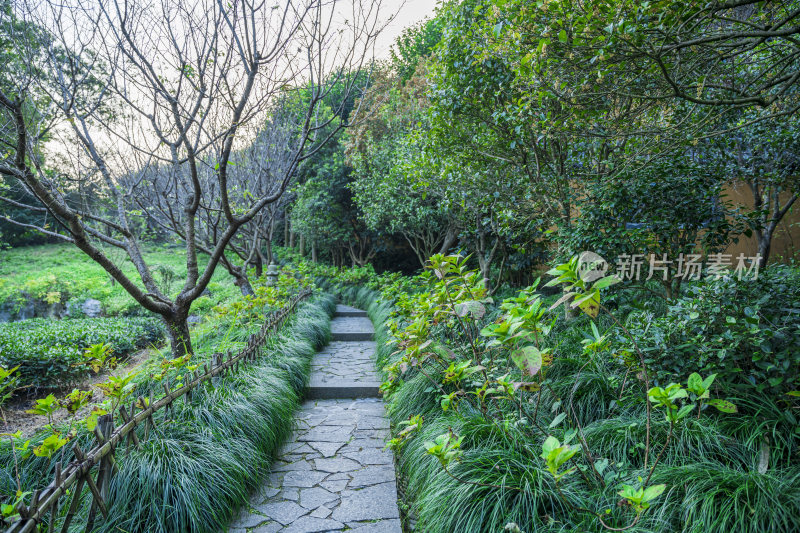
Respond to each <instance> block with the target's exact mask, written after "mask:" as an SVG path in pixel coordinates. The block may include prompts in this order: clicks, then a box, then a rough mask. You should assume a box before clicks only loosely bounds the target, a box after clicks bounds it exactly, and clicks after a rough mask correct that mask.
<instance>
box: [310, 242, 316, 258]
mask: <svg viewBox="0 0 800 533" xmlns="http://www.w3.org/2000/svg"><path fill="white" fill-rule="evenodd" d="M311 262H313V263H316V262H317V241H311Z"/></svg>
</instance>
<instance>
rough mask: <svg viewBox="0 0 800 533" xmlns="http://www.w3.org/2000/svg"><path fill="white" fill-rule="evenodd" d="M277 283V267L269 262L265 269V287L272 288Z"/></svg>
mask: <svg viewBox="0 0 800 533" xmlns="http://www.w3.org/2000/svg"><path fill="white" fill-rule="evenodd" d="M277 283H278V266H277V265H276V264H275V263H274V262H270V264H269V266H268V267H267V287H274V286H275V285H276V284H277Z"/></svg>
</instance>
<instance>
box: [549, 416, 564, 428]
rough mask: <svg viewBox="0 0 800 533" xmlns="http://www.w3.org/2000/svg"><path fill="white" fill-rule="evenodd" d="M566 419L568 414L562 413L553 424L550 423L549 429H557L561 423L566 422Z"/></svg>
mask: <svg viewBox="0 0 800 533" xmlns="http://www.w3.org/2000/svg"><path fill="white" fill-rule="evenodd" d="M566 417H567V413H560V414H559V415H558V416H557V417H555V418H554V419H553V421H552V422H550V425H549V426H548V427H550V428H554V427H556V426H557V425H559V424H560V423H561V421H562V420H564V419H565V418H566Z"/></svg>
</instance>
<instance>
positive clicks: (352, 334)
mask: <svg viewBox="0 0 800 533" xmlns="http://www.w3.org/2000/svg"><path fill="white" fill-rule="evenodd" d="M331 339H332V340H335V341H371V340H372V332H366V331H332V332H331Z"/></svg>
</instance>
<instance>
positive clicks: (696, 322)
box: [628, 267, 800, 399]
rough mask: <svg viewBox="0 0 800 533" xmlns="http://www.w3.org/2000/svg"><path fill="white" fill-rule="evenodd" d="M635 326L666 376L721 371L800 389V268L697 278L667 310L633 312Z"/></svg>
mask: <svg viewBox="0 0 800 533" xmlns="http://www.w3.org/2000/svg"><path fill="white" fill-rule="evenodd" d="M629 329H630V330H631V333H633V335H634V338H635V339H636V342H637V343H638V344H639V346H640V347H641V348H642V350H643V351H644V352H645V354H646V355H647V358H646V360H645V361H646V363H647V364H648V369H649V370H650V372H651V373H652V374H654V377H656V378H657V379H658V380H659V381H661V382H664V383H668V382H671V381H675V380H676V377H680V376H687V375H689V374H690V373H692V372H698V373H700V374H702V375H707V374H710V373H716V374H717V375H718V380H720V381H721V382H724V383H725V384H727V385H729V386H732V387H735V388H737V389H739V390H742V391H753V392H757V393H769V394H771V395H774V396H777V397H783V399H787V397H786V396H785V394H786V393H787V392H789V391H792V390H798V389H800V381H799V380H800V272H799V271H798V270H796V269H790V268H780V267H778V268H775V267H773V268H770V269H768V270H767V271H766V272H762V274H761V276H760V277H759V279H758V280H743V281H739V280H736V279H732V278H723V279H720V280H707V281H704V282H702V283H698V284H697V285H695V286H692V287H689V288H687V290H686V293H685V295H684V296H682V297H681V298H679V299H678V300H677V302H676V303H675V305H673V306H671V307H670V309H669V311H668V313H667V314H666V315H665V316H661V317H654V316H653V314H651V313H647V312H638V313H632V314H631V316H630V318H629ZM628 348H630V349H632V348H633V347H632V346H628Z"/></svg>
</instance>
